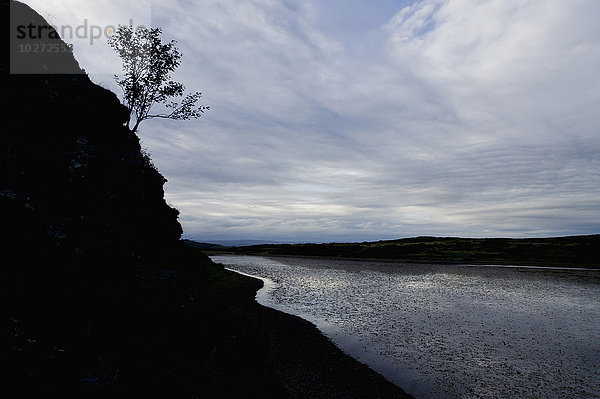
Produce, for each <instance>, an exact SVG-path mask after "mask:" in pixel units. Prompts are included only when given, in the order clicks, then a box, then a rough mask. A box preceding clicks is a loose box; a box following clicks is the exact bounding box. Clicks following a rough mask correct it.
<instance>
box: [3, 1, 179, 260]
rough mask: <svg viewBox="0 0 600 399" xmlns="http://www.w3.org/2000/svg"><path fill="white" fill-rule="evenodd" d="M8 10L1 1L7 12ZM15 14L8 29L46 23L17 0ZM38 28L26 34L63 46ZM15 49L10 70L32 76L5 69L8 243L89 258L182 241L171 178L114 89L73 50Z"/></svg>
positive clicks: (144, 250)
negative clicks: (145, 147) (146, 147)
mask: <svg viewBox="0 0 600 399" xmlns="http://www.w3.org/2000/svg"><path fill="white" fill-rule="evenodd" d="M8 8H9V5H8V2H7V1H4V2H2V9H3V13H6V12H8ZM10 12H11V21H12V26H11V28H12V29H15V30H13V31H11V32H15V31H16V29H17V28H18V26H26V27H27V26H29V25H33V26H34V27H40V26H42V27H44V26H49V24H48V23H47V22H46V21H45V20H44V19H43V18H42V17H41V16H39V15H38V14H37V13H36V12H35V11H33V10H32V9H31V8H29V7H28V6H26V5H24V4H22V3H19V2H11V4H10ZM21 31H23V29H21ZM41 31H42V37H41V38H37V34H38V33H39V30H35V29H34V35H35V36H36V38H35V39H28V38H26V39H24V41H25V42H26V43H28V44H56V43H57V42H58V43H60V44H61V45H64V42H62V40H60V39H55V38H54V37H56V36H55V35H56V32H54V31H52V30H49V29H43V30H41ZM18 42H19V45H20V44H22V41H21V40H19V41H18ZM63 48H66V45H65V47H63ZM15 50H16V51H14V52H13V53H12V54H11V66H12V67H13V70H17V71H20V72H23V71H25V72H27V73H28V74H21V75H16V74H13V75H9V74H8V73H7V72H8V71H7V66H6V65H5V66H3V67H2V69H3V70H2V77H1V79H2V88H3V90H2V94H1V96H0V97H1V100H0V101H2V105H1V106H2V109H3V110H9V114H8V115H7V117H6V118H3V119H4V120H3V125H4V126H3V128H2V133H1V136H0V140H1V141H0V143H1V147H0V170H1V171H2V173H1V175H0V201H1V204H2V210H3V215H2V216H3V233H4V234H5V235H6V236H7V237H4V240H5V241H4V242H5V243H7V244H9V248H10V247H14V246H15V245H17V246H18V245H21V244H22V243H24V242H25V243H27V242H34V243H35V247H38V248H39V246H40V243H43V251H44V254H45V255H51V254H53V253H57V251H58V252H62V254H61V256H64V255H65V254H68V255H69V256H71V254H74V255H75V256H76V257H80V258H81V259H80V260H85V259H86V258H89V257H97V256H100V255H101V256H106V255H107V254H115V255H116V254H118V255H119V256H123V255H130V256H134V257H137V256H141V257H144V256H147V255H149V254H152V253H153V252H154V251H156V248H157V245H158V244H159V246H160V247H161V248H162V249H164V248H165V246H169V245H171V244H174V243H176V242H178V240H179V238H180V235H181V233H182V230H181V226H180V225H179V223H178V222H177V214H178V212H177V211H176V210H175V209H173V208H171V207H169V206H168V205H167V204H166V203H165V200H164V193H163V188H162V187H163V184H164V183H165V181H166V180H165V179H164V177H163V176H162V175H161V174H160V173H159V172H158V171H157V170H156V169H155V168H154V167H153V165H152V163H151V162H150V159H149V158H148V157H147V156H146V155H145V154H144V153H143V152H142V151H141V148H140V144H139V139H138V137H137V136H135V135H134V134H132V133H131V132H130V131H129V129H128V128H127V127H125V126H124V123H125V121H126V120H127V118H128V115H127V110H126V108H125V107H124V106H122V105H121V104H120V102H119V100H118V99H117V97H116V96H115V95H114V94H113V93H112V92H110V91H108V90H106V89H103V88H102V87H99V86H97V85H95V84H93V83H92V82H91V81H90V80H89V78H88V77H87V75H85V73H84V72H83V71H82V70H81V69H80V68H79V65H78V63H77V61H76V60H75V58H74V57H73V54H72V53H71V52H59V53H41V52H32V53H26V52H19V51H18V49H15ZM65 72H69V73H68V74H67V73H65ZM35 73H37V74H35ZM31 250H34V248H29V250H28V252H29V251H31ZM75 261H77V259H75Z"/></svg>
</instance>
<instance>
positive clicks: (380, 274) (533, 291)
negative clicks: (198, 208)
mask: <svg viewBox="0 0 600 399" xmlns="http://www.w3.org/2000/svg"><path fill="white" fill-rule="evenodd" d="M212 259H213V260H214V261H215V262H218V263H223V264H225V265H227V266H228V267H230V268H232V269H234V270H238V271H241V272H245V273H249V274H251V275H255V276H260V277H261V278H267V279H269V283H270V284H269V287H268V290H266V291H263V292H262V294H261V295H262V296H261V297H259V298H258V300H259V302H261V303H262V304H264V305H266V306H271V307H274V308H276V309H279V310H283V311H286V312H288V313H292V314H296V315H298V316H301V317H304V318H306V319H308V320H310V321H312V322H314V323H315V324H316V325H317V326H318V327H319V328H320V329H321V330H322V331H323V332H324V333H325V334H327V335H328V336H329V337H330V338H331V339H332V340H333V341H334V342H335V343H336V344H338V346H340V347H341V348H342V349H343V350H345V351H346V352H348V353H349V354H351V355H353V356H354V357H356V358H358V359H359V360H361V361H363V362H365V363H367V364H369V365H370V366H371V367H372V368H373V369H375V370H377V371H378V372H380V373H382V374H383V375H385V376H386V377H387V378H388V379H390V380H391V381H393V382H395V383H397V384H398V385H400V386H401V387H403V388H404V389H405V390H407V391H409V392H410V393H412V394H413V395H415V396H416V397H417V398H445V397H450V398H452V397H461V398H478V397H485V398H508V397H515V398H516V397H519V398H540V397H543V398H564V397H569V398H599V397H600V272H598V271H585V270H578V271H572V270H546V269H521V268H492V267H474V266H451V265H409V264H394V263H383V262H359V261H339V260H313V259H310V260H309V259H295V258H277V259H269V258H261V257H247V256H233V255H226V256H213V257H212Z"/></svg>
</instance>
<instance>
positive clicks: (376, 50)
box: [47, 0, 600, 241]
mask: <svg viewBox="0 0 600 399" xmlns="http://www.w3.org/2000/svg"><path fill="white" fill-rule="evenodd" d="M152 4H153V6H152V22H153V24H154V25H159V26H162V27H163V28H164V32H165V33H164V36H165V39H169V40H170V39H176V40H177V41H178V42H179V46H180V49H181V50H182V52H183V54H184V57H183V64H182V66H181V68H180V70H179V71H178V73H177V76H176V78H177V79H179V80H181V81H183V82H184V83H185V85H186V86H187V87H188V88H189V89H190V90H197V89H198V90H201V91H202V92H203V93H204V99H203V100H204V103H205V104H207V105H210V106H211V110H210V111H209V112H208V113H207V114H206V115H205V116H204V117H202V118H201V119H199V120H197V121H193V122H170V121H150V122H145V123H144V124H143V125H142V126H141V132H140V135H141V136H142V140H143V142H144V144H145V145H147V146H148V147H149V149H150V151H151V153H152V156H153V160H154V162H155V164H156V165H157V166H158V168H159V169H160V170H161V172H162V173H163V174H165V175H166V177H167V178H168V179H169V183H168V184H167V186H166V188H167V197H168V200H169V201H170V202H171V203H172V204H174V205H175V206H177V207H178V208H179V209H180V210H181V212H182V216H181V220H182V222H183V225H184V229H185V234H186V235H187V236H188V237H193V238H197V239H202V240H208V239H211V238H214V239H228V238H229V239H241V238H249V239H253V238H258V239H273V240H297V241H333V240H338V241H341V240H363V239H364V240H367V239H381V238H395V237H401V236H411V235H424V234H435V235H463V236H532V235H534V236H536V235H537V236H540V235H562V234H585V233H597V232H598V231H599V230H600V222H598V221H600V204H598V202H597V201H595V199H596V198H600V170H599V166H600V159H599V158H600V133H599V132H598V126H600V113H598V112H597V109H598V106H599V105H600V79H598V77H597V71H598V70H600V26H599V25H598V24H597V23H596V20H595V19H596V18H595V16H596V15H598V14H599V13H600V3H599V2H597V1H596V0H577V1H571V2H547V1H541V0H531V1H528V2H522V1H516V0H508V1H506V0H505V1H495V0H486V1H480V0H477V1H476V0H453V1H442V0H432V1H415V2H404V1H399V0H398V1H385V2H381V3H378V5H377V6H374V5H372V3H371V2H366V1H365V2H362V1H358V0H356V1H352V2H348V3H345V4H346V8H344V9H343V10H342V11H343V12H342V11H340V9H339V7H338V9H337V11H336V4H337V5H339V2H337V3H336V2H332V3H328V5H327V6H323V5H322V2H317V1H313V2H292V1H275V0H250V1H239V0H224V1H208V0H203V1H193V2H192V1H186V0H179V1H170V2H167V1H166V0H156V1H153V3H152ZM47 7H49V6H47ZM58 10H60V9H57V11H55V12H57V13H58V12H60V11H58ZM132 12H133V11H132ZM362 15H364V18H360V16H362ZM356 21H361V22H360V23H359V22H356ZM94 57H98V54H93V53H89V54H85V55H84V56H83V58H82V59H83V60H84V61H83V62H82V64H84V67H85V68H87V66H86V64H89V63H93V62H96V61H92V60H95V58H94ZM97 62H102V61H101V60H97ZM93 78H94V79H95V80H96V81H98V82H100V83H101V84H103V85H105V86H108V87H112V88H113V89H115V90H116V88H114V83H112V82H111V81H110V79H108V77H107V76H106V75H95V76H93ZM111 85H112V86H111Z"/></svg>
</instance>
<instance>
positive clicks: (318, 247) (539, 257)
mask: <svg viewBox="0 0 600 399" xmlns="http://www.w3.org/2000/svg"><path fill="white" fill-rule="evenodd" d="M598 248H600V235H598V234H596V235H587V236H572V237H553V238H523V239H516V238H456V237H415V238H404V239H399V240H389V241H376V242H361V243H328V244H284V245H252V246H245V247H236V248H235V252H236V253H240V254H247V255H285V256H315V257H343V258H361V259H364V258H370V259H391V260H399V261H407V262H436V263H475V264H511V265H532V266H535V265H539V266H565V267H592V268H600V260H599V259H598V256H597V252H598Z"/></svg>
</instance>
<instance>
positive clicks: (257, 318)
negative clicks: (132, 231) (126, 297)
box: [209, 263, 412, 398]
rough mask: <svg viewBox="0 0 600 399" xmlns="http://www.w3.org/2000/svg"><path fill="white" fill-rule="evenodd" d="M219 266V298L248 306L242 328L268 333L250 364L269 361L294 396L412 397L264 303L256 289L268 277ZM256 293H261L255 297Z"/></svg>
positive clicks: (214, 271) (214, 270) (313, 329)
mask: <svg viewBox="0 0 600 399" xmlns="http://www.w3.org/2000/svg"><path fill="white" fill-rule="evenodd" d="M213 265H215V266H216V267H215V266H211V267H209V273H210V274H211V279H214V278H215V277H216V278H218V279H225V280H226V281H228V282H227V283H226V284H225V285H221V287H219V293H218V297H219V298H221V299H223V298H230V299H229V300H228V301H227V302H228V304H227V306H233V307H238V306H240V305H243V308H244V309H243V311H244V315H243V319H244V323H243V326H241V327H242V330H246V331H242V332H241V333H242V334H248V333H250V334H251V335H258V336H262V337H267V338H268V339H267V340H266V342H265V341H264V340H263V342H262V347H260V348H255V349H259V350H258V351H253V352H254V353H255V356H256V354H257V353H260V355H259V357H260V358H262V359H252V360H250V363H252V362H253V361H256V360H258V362H259V363H261V364H263V365H268V368H270V369H272V372H273V373H274V374H275V375H276V376H277V378H278V380H279V382H280V383H281V385H282V386H284V387H286V389H287V391H288V393H289V394H290V395H289V396H290V397H297V398H365V397H379V398H412V396H410V395H408V394H407V393H406V392H404V391H403V390H402V388H401V387H398V386H397V385H396V384H394V383H392V382H390V381H389V380H387V379H386V378H385V377H383V376H382V375H381V374H378V373H377V372H375V371H374V370H372V369H371V368H370V367H368V366H367V365H365V364H364V363H361V362H360V361H358V360H356V359H355V358H353V357H351V356H350V355H348V354H346V353H345V352H343V351H342V350H341V349H339V348H338V347H337V346H336V345H335V344H334V343H333V342H332V341H331V339H330V338H328V337H327V336H326V335H325V334H323V333H322V332H321V331H320V330H319V329H318V328H317V326H316V325H314V324H313V323H312V322H310V321H308V320H305V319H303V318H301V317H299V316H295V315H292V314H289V313H286V312H283V311H281V310H277V309H273V308H270V307H267V306H264V305H262V304H260V303H258V302H257V301H256V294H257V292H258V291H259V290H260V289H262V288H263V287H264V282H263V281H262V279H258V278H256V277H253V276H246V275H243V274H241V273H238V272H237V271H230V270H227V269H226V268H224V267H222V266H221V265H219V264H216V263H213ZM219 269H220V270H219ZM242 287H243V288H242ZM232 290H235V291H237V295H236V294H235V293H232V292H231V291H232ZM240 291H244V292H245V293H244V295H243V297H239V292H240ZM250 292H254V294H255V295H254V296H253V297H252V299H251V300H250V298H249V297H248V294H250ZM230 294H232V295H231V296H230ZM236 296H237V297H238V298H237V299H235V297H236ZM231 298H233V299H234V300H233V301H231ZM236 313H237V312H236ZM238 321H239V320H235V319H233V320H229V322H234V323H236V322H238ZM254 344H255V345H257V344H258V345H260V344H261V342H254ZM265 358H266V359H265Z"/></svg>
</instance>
